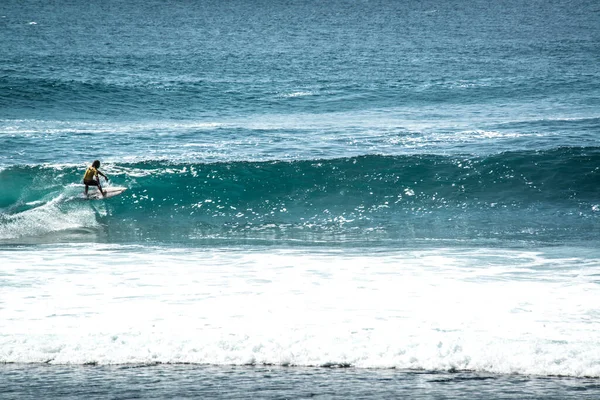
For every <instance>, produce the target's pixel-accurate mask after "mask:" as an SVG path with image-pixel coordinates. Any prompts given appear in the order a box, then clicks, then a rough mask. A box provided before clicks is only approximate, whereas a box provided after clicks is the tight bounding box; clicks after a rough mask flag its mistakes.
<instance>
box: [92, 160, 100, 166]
mask: <svg viewBox="0 0 600 400" xmlns="http://www.w3.org/2000/svg"><path fill="white" fill-rule="evenodd" d="M92 167H94V168H100V161H98V160H95V161H94V162H93V163H92Z"/></svg>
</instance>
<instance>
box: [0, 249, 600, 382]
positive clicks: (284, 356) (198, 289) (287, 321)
mask: <svg viewBox="0 0 600 400" xmlns="http://www.w3.org/2000/svg"><path fill="white" fill-rule="evenodd" d="M578 253H579V254H580V255H578V256H577V257H574V256H572V254H574V253H573V252H569V254H571V255H568V254H566V255H565V254H562V255H561V254H549V253H547V252H546V253H544V252H531V251H514V250H487V249H479V250H468V249H461V250H449V249H438V250H413V251H408V250H407V251H393V252H384V253H379V254H372V255H368V254H364V252H363V254H359V253H358V252H356V253H350V254H348V253H344V252H342V251H334V250H331V251H317V252H315V251H310V252H309V251H307V250H293V251H292V250H287V251H284V250H260V251H259V250H244V249H240V250H212V251H207V250H204V249H202V250H191V251H190V250H165V249H160V248H158V249H156V248H147V247H122V246H114V247H110V246H100V247H96V248H89V247H83V246H77V245H73V246H41V247H39V248H38V249H37V250H36V251H30V250H14V249H10V248H8V249H3V250H0V259H2V264H3V265H2V279H1V280H0V282H1V285H2V286H1V290H0V304H2V305H3V306H2V308H0V362H24V363H29V362H34V363H40V362H50V363H68V364H71V363H72V364H84V363H101V364H114V363H117V364H120V363H148V362H169V363H181V362H185V363H202V364H218V365H222V364H255V363H268V364H278V365H340V364H341V365H353V366H356V367H359V368H363V367H364V368H391V367H396V368H417V369H428V370H453V369H459V370H460V369H468V370H477V371H491V372H497V373H522V374H539V375H570V376H600V362H599V361H598V360H600V335H599V334H598V332H599V331H600V329H599V323H600V313H598V311H597V307H596V306H597V304H599V303H600V287H598V284H597V282H596V278H595V276H597V274H598V273H599V272H600V261H599V259H598V257H595V256H590V255H587V256H585V257H584V256H582V255H581V254H583V251H578Z"/></svg>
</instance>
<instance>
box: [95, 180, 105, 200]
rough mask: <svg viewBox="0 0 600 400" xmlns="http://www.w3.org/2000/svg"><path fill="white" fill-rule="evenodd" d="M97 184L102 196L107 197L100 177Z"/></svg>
mask: <svg viewBox="0 0 600 400" xmlns="http://www.w3.org/2000/svg"><path fill="white" fill-rule="evenodd" d="M96 185H97V186H98V190H99V191H100V193H102V197H106V192H105V191H104V190H102V186H100V178H98V181H97V182H96Z"/></svg>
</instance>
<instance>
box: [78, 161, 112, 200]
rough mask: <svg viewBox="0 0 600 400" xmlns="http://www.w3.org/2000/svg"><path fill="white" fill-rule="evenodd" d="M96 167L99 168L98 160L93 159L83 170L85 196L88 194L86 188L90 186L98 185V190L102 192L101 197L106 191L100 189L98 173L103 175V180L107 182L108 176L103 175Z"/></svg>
mask: <svg viewBox="0 0 600 400" xmlns="http://www.w3.org/2000/svg"><path fill="white" fill-rule="evenodd" d="M98 168H100V161H98V160H95V161H94V162H93V163H92V165H90V166H89V167H88V169H86V170H85V175H83V184H84V185H85V195H86V196H87V194H88V188H89V187H90V186H96V187H98V190H100V193H102V197H106V192H105V191H104V190H102V186H100V177H99V176H98V175H101V176H103V177H104V180H106V181H107V182H108V177H107V176H106V175H104V174H103V173H102V172H100V170H98Z"/></svg>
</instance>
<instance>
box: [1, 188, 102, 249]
mask: <svg viewBox="0 0 600 400" xmlns="http://www.w3.org/2000/svg"><path fill="white" fill-rule="evenodd" d="M74 188H75V187H72V189H74ZM66 198H67V195H65V194H61V195H59V196H57V197H55V198H52V199H51V200H49V201H46V200H37V201H33V202H30V203H28V205H29V206H30V207H34V208H31V209H29V210H26V211H23V212H20V213H18V214H13V215H8V214H5V215H2V220H1V222H2V223H0V240H10V239H18V238H23V237H26V238H35V237H41V236H45V235H50V234H53V233H55V232H61V231H66V230H74V229H82V228H94V227H97V226H98V223H97V222H96V217H95V215H94V211H93V210H92V209H91V208H89V207H88V208H85V207H80V208H70V209H69V210H68V212H65V211H64V210H62V209H61V206H62V205H63V204H64V201H65V200H66Z"/></svg>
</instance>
